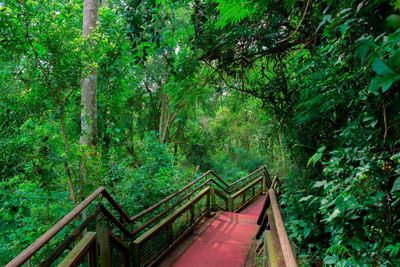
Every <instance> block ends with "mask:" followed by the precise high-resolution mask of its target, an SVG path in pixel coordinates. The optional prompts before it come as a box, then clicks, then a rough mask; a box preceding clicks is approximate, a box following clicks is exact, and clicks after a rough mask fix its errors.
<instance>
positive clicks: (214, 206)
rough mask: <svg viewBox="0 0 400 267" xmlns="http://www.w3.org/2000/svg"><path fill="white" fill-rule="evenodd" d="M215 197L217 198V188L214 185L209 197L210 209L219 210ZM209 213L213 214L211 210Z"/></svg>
mask: <svg viewBox="0 0 400 267" xmlns="http://www.w3.org/2000/svg"><path fill="white" fill-rule="evenodd" d="M215 199H216V198H215V188H214V186H211V188H210V193H209V197H208V198H207V200H208V201H209V203H208V207H209V210H210V211H217V204H216V200H215ZM209 215H211V212H209Z"/></svg>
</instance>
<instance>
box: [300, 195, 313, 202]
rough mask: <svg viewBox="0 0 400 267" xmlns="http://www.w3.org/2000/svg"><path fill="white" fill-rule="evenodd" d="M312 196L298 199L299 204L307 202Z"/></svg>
mask: <svg viewBox="0 0 400 267" xmlns="http://www.w3.org/2000/svg"><path fill="white" fill-rule="evenodd" d="M312 197H313V196H311V195H310V196H306V197H302V198H300V200H299V202H303V201H307V200H309V199H310V198H312Z"/></svg>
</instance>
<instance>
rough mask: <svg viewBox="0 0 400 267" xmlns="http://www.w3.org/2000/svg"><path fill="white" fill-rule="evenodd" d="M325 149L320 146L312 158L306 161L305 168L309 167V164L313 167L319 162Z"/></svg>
mask: <svg viewBox="0 0 400 267" xmlns="http://www.w3.org/2000/svg"><path fill="white" fill-rule="evenodd" d="M325 149H326V146H322V147H320V148H318V150H317V152H316V153H315V154H314V155H312V157H311V158H310V159H309V160H308V162H307V167H308V166H310V164H312V165H313V166H314V165H315V163H317V162H318V161H320V160H321V158H322V155H323V154H324V153H323V152H324V151H325Z"/></svg>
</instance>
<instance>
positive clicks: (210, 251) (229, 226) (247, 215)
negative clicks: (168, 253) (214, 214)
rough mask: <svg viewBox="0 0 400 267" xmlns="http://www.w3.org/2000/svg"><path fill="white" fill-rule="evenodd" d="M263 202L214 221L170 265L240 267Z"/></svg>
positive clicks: (242, 264) (254, 230)
mask: <svg viewBox="0 0 400 267" xmlns="http://www.w3.org/2000/svg"><path fill="white" fill-rule="evenodd" d="M263 200H264V198H260V199H259V200H258V201H256V202H255V203H254V204H252V205H251V206H250V207H248V208H247V209H245V210H244V211H243V212H241V213H233V212H224V213H222V214H221V215H220V216H219V217H218V218H216V219H215V220H214V221H213V222H212V223H211V224H210V225H209V226H208V228H207V229H206V230H205V232H204V233H203V234H202V235H201V236H199V237H198V238H197V239H196V240H195V241H194V242H193V243H192V244H191V245H190V247H189V248H188V249H187V250H186V251H185V252H184V253H183V254H182V256H180V257H179V258H178V259H177V261H176V262H175V263H174V264H173V266H175V267H200V266H205V267H213V266H215V267H223V266H229V267H236V266H237V267H242V266H244V264H245V262H246V257H247V253H248V251H249V249H250V246H251V243H252V241H253V238H254V236H255V233H256V231H257V217H258V214H259V213H260V212H261V209H262V205H263V203H264V201H263Z"/></svg>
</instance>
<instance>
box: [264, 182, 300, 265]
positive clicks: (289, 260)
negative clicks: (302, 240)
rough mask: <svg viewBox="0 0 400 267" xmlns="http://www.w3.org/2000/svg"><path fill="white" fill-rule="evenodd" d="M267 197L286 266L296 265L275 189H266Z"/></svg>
mask: <svg viewBox="0 0 400 267" xmlns="http://www.w3.org/2000/svg"><path fill="white" fill-rule="evenodd" d="M268 195H269V199H270V201H271V208H272V213H273V216H274V221H275V226H276V230H277V234H278V238H279V243H280V245H281V248H282V254H283V257H284V260H285V263H286V266H287V267H296V266H297V263H296V259H295V257H294V255H293V251H292V247H291V245H290V241H289V237H288V235H287V233H286V229H285V225H284V224H283V219H282V215H281V211H280V209H279V205H278V201H277V200H276V195H275V191H274V190H273V189H272V188H270V189H269V190H268Z"/></svg>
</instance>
